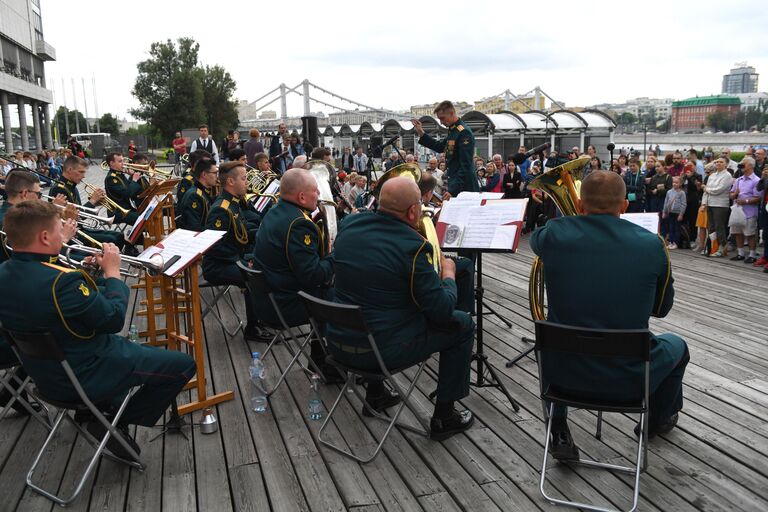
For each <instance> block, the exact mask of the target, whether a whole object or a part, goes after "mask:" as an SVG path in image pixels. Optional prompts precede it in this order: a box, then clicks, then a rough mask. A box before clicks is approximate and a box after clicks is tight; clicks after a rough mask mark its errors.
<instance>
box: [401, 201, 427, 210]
mask: <svg viewBox="0 0 768 512" xmlns="http://www.w3.org/2000/svg"><path fill="white" fill-rule="evenodd" d="M423 204H424V201H423V200H422V199H419V200H418V201H417V202H415V203H411V204H409V205H408V206H406V207H405V208H403V209H402V210H397V211H400V212H407V211H408V210H410V209H411V206H414V205H419V207H421V206H422V205H423Z"/></svg>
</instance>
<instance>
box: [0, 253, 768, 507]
mask: <svg viewBox="0 0 768 512" xmlns="http://www.w3.org/2000/svg"><path fill="white" fill-rule="evenodd" d="M673 253H674V254H673V261H674V267H673V268H674V270H673V272H674V276H675V279H676V283H675V287H676V292H677V293H676V303H675V307H674V308H673V310H672V312H671V314H670V315H669V316H668V317H667V318H665V319H662V320H653V321H652V322H651V325H652V329H653V330H654V331H655V332H663V331H673V332H676V333H679V334H680V335H682V336H683V337H684V338H685V339H686V340H687V341H688V343H689V346H690V353H691V363H690V365H689V366H688V373H687V374H686V377H685V408H684V410H683V411H682V414H681V418H680V423H679V428H677V429H675V430H674V431H673V432H672V433H670V434H668V435H666V436H661V437H660V438H657V439H655V440H653V441H652V442H651V444H650V449H649V467H648V472H647V473H645V474H644V475H643V476H642V477H641V503H640V510H659V511H688V510H708V511H709V510H729V511H730V510H750V511H751V510H754V511H764V510H768V407H767V406H768V378H767V377H766V376H767V375H768V336H767V335H766V334H767V333H768V314H766V305H767V304H768V275H766V274H763V273H762V272H760V271H759V270H755V269H753V268H752V267H751V266H749V267H748V266H747V265H744V264H742V263H740V262H738V263H734V262H730V261H722V260H719V261H712V260H708V259H705V258H703V257H701V256H699V255H694V254H692V253H691V251H673ZM484 263H485V270H486V276H485V284H486V290H487V293H486V298H487V299H488V300H489V302H490V303H491V304H492V305H493V306H494V307H495V308H497V309H498V310H499V311H500V312H502V314H503V315H504V316H505V317H507V318H508V319H509V320H510V321H511V322H512V323H513V324H514V325H513V327H512V328H507V327H506V326H504V325H503V324H501V322H500V321H499V320H498V319H496V318H495V317H493V316H487V317H486V322H485V331H486V336H485V339H486V348H487V354H488V356H489V359H490V361H491V363H492V364H493V365H494V367H495V368H497V369H498V370H499V371H500V372H501V374H502V379H503V381H504V384H505V385H506V386H507V387H508V388H509V390H510V392H511V393H512V394H513V395H514V396H515V398H516V399H517V400H518V401H519V402H520V404H521V411H520V413H515V412H513V410H512V409H511V407H510V406H509V404H508V403H507V401H506V400H505V399H504V398H503V397H502V396H501V394H500V393H499V392H498V391H497V390H495V389H491V388H482V389H477V388H472V391H471V394H470V396H469V397H467V399H466V400H464V401H463V405H464V406H466V407H468V408H470V409H471V410H472V411H474V413H475V414H476V416H477V422H476V424H475V426H474V428H472V429H471V430H470V431H468V432H467V433H466V434H463V435H458V436H455V437H454V438H452V439H449V440H447V441H446V442H443V443H438V442H432V441H429V440H427V439H424V438H422V437H419V436H417V435H414V434H411V433H408V432H406V431H400V430H396V431H394V432H393V433H392V435H391V436H390V439H389V440H388V441H387V443H386V444H385V446H384V451H383V453H382V454H381V455H380V456H379V457H378V458H377V459H376V460H375V461H373V462H372V463H370V464H367V465H362V466H361V465H358V464H355V463H352V462H349V461H348V460H346V459H344V458H342V457H341V456H339V455H337V454H335V453H333V452H330V451H328V450H326V449H321V448H320V446H319V444H318V443H317V441H316V438H315V433H316V431H317V429H318V427H319V424H320V422H317V421H310V420H307V419H306V404H307V394H308V389H309V386H308V379H307V377H306V376H305V375H304V374H302V373H300V372H299V371H294V372H292V374H291V376H290V378H289V379H288V385H287V386H285V385H284V386H282V387H281V389H280V390H279V391H278V392H277V393H276V394H275V395H274V396H273V397H272V398H271V400H270V411H269V413H267V414H261V415H258V414H255V413H253V412H251V411H250V410H249V408H248V403H247V402H248V401H247V396H248V388H247V385H248V381H247V366H248V364H249V352H250V351H251V350H252V349H258V348H259V347H258V346H257V345H251V346H248V345H247V344H246V343H245V342H244V341H243V340H242V337H236V338H234V339H228V338H227V336H226V335H225V334H224V333H223V331H222V329H221V328H220V326H219V325H218V324H216V323H215V322H214V321H213V319H212V318H210V317H209V318H208V319H207V321H206V329H207V345H206V354H207V368H208V372H209V373H208V388H209V390H211V391H216V392H219V391H224V390H235V400H234V401H232V402H228V403H225V404H222V405H219V406H218V407H217V418H218V420H219V424H220V429H219V431H218V432H217V433H216V434H215V435H202V434H201V433H200V432H199V430H198V429H197V428H195V429H194V430H192V431H191V432H190V433H189V440H185V439H184V438H183V437H180V436H167V437H165V438H161V439H159V440H157V441H155V442H153V443H150V442H149V439H150V438H151V437H153V436H154V435H155V434H156V433H157V432H158V430H156V429H148V428H139V429H138V431H137V433H136V436H137V440H138V442H139V445H140V446H141V447H142V450H143V451H142V457H143V458H144V460H145V461H146V463H147V464H148V468H147V470H146V471H145V472H144V473H138V472H136V471H129V470H127V469H125V468H124V467H122V466H120V465H117V464H115V463H114V462H111V461H108V460H102V461H101V463H100V466H99V468H98V471H97V472H96V474H95V477H94V478H92V484H90V485H88V486H87V488H86V490H85V491H84V492H83V494H82V495H81V497H80V498H79V499H78V500H77V501H76V502H75V503H74V504H73V505H72V506H71V508H72V509H73V510H91V511H139V510H148V511H161V510H162V511H164V512H170V511H176V510H178V511H191V510H199V511H206V512H208V511H229V510H235V511H246V510H281V511H292V510H311V511H317V512H326V511H331V510H355V511H358V512H367V511H373V510H403V511H405V510H408V511H410V510H440V511H450V510H471V511H480V510H520V511H534V510H552V509H554V507H553V506H551V505H549V504H548V503H547V502H545V501H544V499H543V498H542V497H541V496H540V495H539V490H538V478H539V469H540V464H541V455H542V450H543V448H542V446H543V444H542V441H543V432H544V425H543V423H542V412H541V405H540V401H539V399H538V398H537V396H538V379H537V372H536V366H535V363H534V360H533V359H532V358H530V357H528V358H526V359H525V360H524V361H523V362H522V364H520V365H519V366H518V367H515V368H512V369H506V368H504V363H505V362H506V361H507V360H509V359H510V358H512V357H514V356H515V355H517V354H519V353H520V352H521V351H522V350H525V349H526V348H527V347H526V345H525V344H524V343H522V342H521V341H520V337H521V336H523V335H528V336H530V335H531V334H532V333H531V328H532V322H531V320H530V315H529V313H528V308H527V280H528V279H527V276H528V270H529V267H530V263H531V254H530V251H529V250H528V248H527V244H526V243H525V242H523V243H521V250H520V252H519V253H518V254H516V255H487V256H485V258H484ZM579 264H580V263H579V262H575V263H574V268H577V267H578V265H579ZM206 293H207V292H206ZM238 307H242V306H241V305H240V304H238ZM222 314H223V315H224V318H225V322H226V323H227V324H229V325H235V323H236V321H235V318H234V316H233V315H232V314H231V313H227V310H226V308H225V309H223V310H222ZM130 323H136V321H135V320H127V322H126V324H130ZM261 348H262V349H263V345H262V346H261ZM286 360H287V357H286V352H285V351H284V349H282V348H278V349H277V350H276V351H275V357H274V358H269V359H268V360H267V370H268V372H269V373H270V375H271V376H273V377H274V376H275V375H278V374H279V371H278V370H279V368H281V367H282V366H283V365H284V364H285V363H286ZM435 363H436V362H435V361H434V360H432V361H431V363H430V366H431V368H432V369H436V364H435ZM433 388H434V380H433V377H432V375H431V374H427V373H426V372H425V374H424V375H423V376H422V378H421V379H420V384H419V386H418V391H417V393H416V400H417V402H418V404H419V406H420V407H421V408H422V409H423V410H424V412H425V414H429V413H430V412H431V409H432V407H431V404H430V403H429V402H428V400H427V396H426V395H427V394H428V393H429V392H430V391H431V390H432V389H433ZM337 392H338V387H337V386H328V387H324V388H323V390H322V394H323V398H324V401H325V404H326V407H330V404H331V403H332V401H333V399H334V398H335V395H336V393H337ZM181 399H182V400H184V399H185V398H184V397H182V398H181ZM359 409H360V407H359V405H358V406H356V407H355V408H354V409H352V408H350V407H348V406H345V407H344V408H343V409H342V414H341V415H340V416H339V421H337V422H336V424H335V425H334V426H333V428H332V429H331V434H332V436H333V437H334V438H336V439H337V440H338V441H339V442H341V443H344V444H346V445H347V446H350V447H352V448H359V447H366V446H370V443H371V433H381V432H382V426H381V424H380V423H378V422H374V421H372V420H367V419H366V420H365V421H362V419H361V416H360V413H359ZM199 417H200V415H199V413H196V414H195V415H194V419H195V421H199ZM406 419H409V420H410V421H413V418H408V417H407V416H406ZM570 419H571V429H572V432H573V434H574V437H575V439H576V441H577V443H578V445H579V446H580V447H581V449H582V451H583V452H585V453H586V454H588V455H589V456H592V457H601V458H603V459H609V460H614V461H622V460H626V459H625V458H626V457H629V458H631V456H632V453H633V451H632V446H633V443H634V440H633V434H632V429H633V427H634V425H635V420H634V419H632V418H630V417H625V416H621V415H607V424H606V425H605V426H604V431H603V439H602V441H597V440H596V439H595V438H594V437H593V435H592V434H593V432H594V425H595V417H594V415H592V414H590V413H586V412H583V411H578V412H575V413H573V414H572V415H571V416H570ZM43 438H44V431H43V429H42V428H41V427H40V426H39V425H38V424H37V423H36V422H33V421H28V420H25V419H20V418H15V417H13V418H8V419H6V420H4V421H3V422H2V426H1V427H0V489H1V490H2V492H1V495H2V500H0V510H3V511H5V510H19V511H30V510H31V511H42V510H53V509H54V507H53V506H52V505H51V503H50V502H48V501H47V500H45V499H44V498H42V497H40V496H37V495H35V494H34V493H31V492H30V491H28V490H26V489H25V485H24V476H25V474H26V471H27V469H28V468H29V465H30V463H31V460H32V457H33V456H34V454H35V452H36V451H37V449H38V448H39V446H40V445H41V443H42V441H43ZM88 453H89V450H88V449H86V445H85V443H84V442H83V441H82V440H81V439H78V438H77V437H76V436H75V434H74V432H72V431H71V430H67V431H66V433H65V435H64V436H62V437H61V438H60V439H59V441H58V442H57V443H56V444H55V446H54V449H53V450H52V453H51V454H50V455H49V457H50V458H49V459H48V461H49V462H48V464H47V465H46V467H45V469H44V473H45V474H44V478H45V482H47V483H48V485H51V486H60V488H62V489H68V488H69V486H70V485H71V483H72V478H73V475H74V474H75V472H76V471H77V470H78V468H82V463H83V461H84V460H85V458H86V457H87V455H88ZM552 474H553V477H554V487H555V488H556V490H555V493H557V494H559V495H562V496H567V497H568V498H571V499H577V500H588V501H597V502H602V503H605V504H612V505H613V506H616V507H625V508H626V507H628V504H629V496H630V492H631V487H630V486H631V482H630V479H629V478H627V477H625V476H614V475H612V474H606V473H601V472H595V471H590V470H587V469H579V470H578V472H575V471H573V470H571V469H569V468H567V467H557V468H556V469H555V471H554V472H553V473H552Z"/></svg>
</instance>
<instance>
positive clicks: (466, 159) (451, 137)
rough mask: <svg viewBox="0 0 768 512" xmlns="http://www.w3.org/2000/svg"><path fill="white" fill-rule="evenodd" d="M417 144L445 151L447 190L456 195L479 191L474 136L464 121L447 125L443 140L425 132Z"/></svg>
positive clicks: (439, 151) (433, 149) (440, 151)
mask: <svg viewBox="0 0 768 512" xmlns="http://www.w3.org/2000/svg"><path fill="white" fill-rule="evenodd" d="M419 144H421V145H422V146H424V147H426V148H429V149H431V150H432V151H436V152H438V153H445V163H446V166H447V170H446V175H447V176H448V192H449V193H450V194H451V196H453V197H456V196H457V195H459V193H460V192H465V191H469V192H480V183H479V182H478V181H477V175H476V173H475V164H474V162H473V161H472V159H473V158H474V157H475V136H474V135H473V134H472V130H471V129H470V128H469V126H467V125H466V124H464V121H461V120H459V121H456V123H454V124H452V125H451V126H449V127H448V136H447V137H446V138H445V139H443V140H440V141H438V140H435V139H434V138H432V137H430V136H429V135H427V134H426V133H425V134H424V135H422V136H421V137H420V138H419Z"/></svg>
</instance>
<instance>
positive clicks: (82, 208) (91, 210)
mask: <svg viewBox="0 0 768 512" xmlns="http://www.w3.org/2000/svg"><path fill="white" fill-rule="evenodd" d="M40 197H42V198H44V199H47V200H49V201H53V200H54V199H56V198H55V197H53V196H49V195H48V194H42V195H41V196H40ZM69 205H72V206H74V207H75V208H77V209H78V210H80V211H81V212H84V213H87V214H89V215H93V216H98V215H99V209H98V208H88V207H87V206H83V205H81V204H77V203H70V202H69V201H67V206H69ZM56 206H59V205H56ZM110 224H111V222H110Z"/></svg>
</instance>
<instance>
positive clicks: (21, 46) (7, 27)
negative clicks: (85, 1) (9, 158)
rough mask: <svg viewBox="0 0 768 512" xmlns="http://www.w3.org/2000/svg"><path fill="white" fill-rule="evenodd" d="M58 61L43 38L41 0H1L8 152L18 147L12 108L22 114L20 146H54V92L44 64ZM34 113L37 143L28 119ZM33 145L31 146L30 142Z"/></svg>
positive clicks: (0, 99)
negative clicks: (47, 86)
mask: <svg viewBox="0 0 768 512" xmlns="http://www.w3.org/2000/svg"><path fill="white" fill-rule="evenodd" d="M51 60H56V50H55V49H54V48H53V47H52V46H51V45H50V44H48V43H47V42H46V41H45V38H44V37H43V21H42V17H41V13H40V0H0V64H2V65H1V66H0V109H1V110H2V128H3V140H2V141H1V142H2V144H3V146H4V147H5V151H8V152H10V151H11V148H14V138H13V135H12V131H11V107H12V106H14V107H15V108H14V110H15V111H16V114H17V115H18V124H19V135H20V139H19V143H18V145H19V146H20V147H21V149H24V150H28V149H30V148H31V147H32V144H34V147H35V148H37V149H40V148H42V147H43V146H46V147H52V146H53V142H52V140H51V117H50V116H51V114H50V109H49V106H50V104H51V103H52V102H53V93H52V92H51V91H50V90H48V89H47V88H46V82H45V70H44V63H45V62H46V61H51ZM30 114H31V118H32V126H33V131H34V135H33V140H32V141H30V140H29V134H28V132H27V119H28V116H29V115H30ZM30 142H31V143H30Z"/></svg>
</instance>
